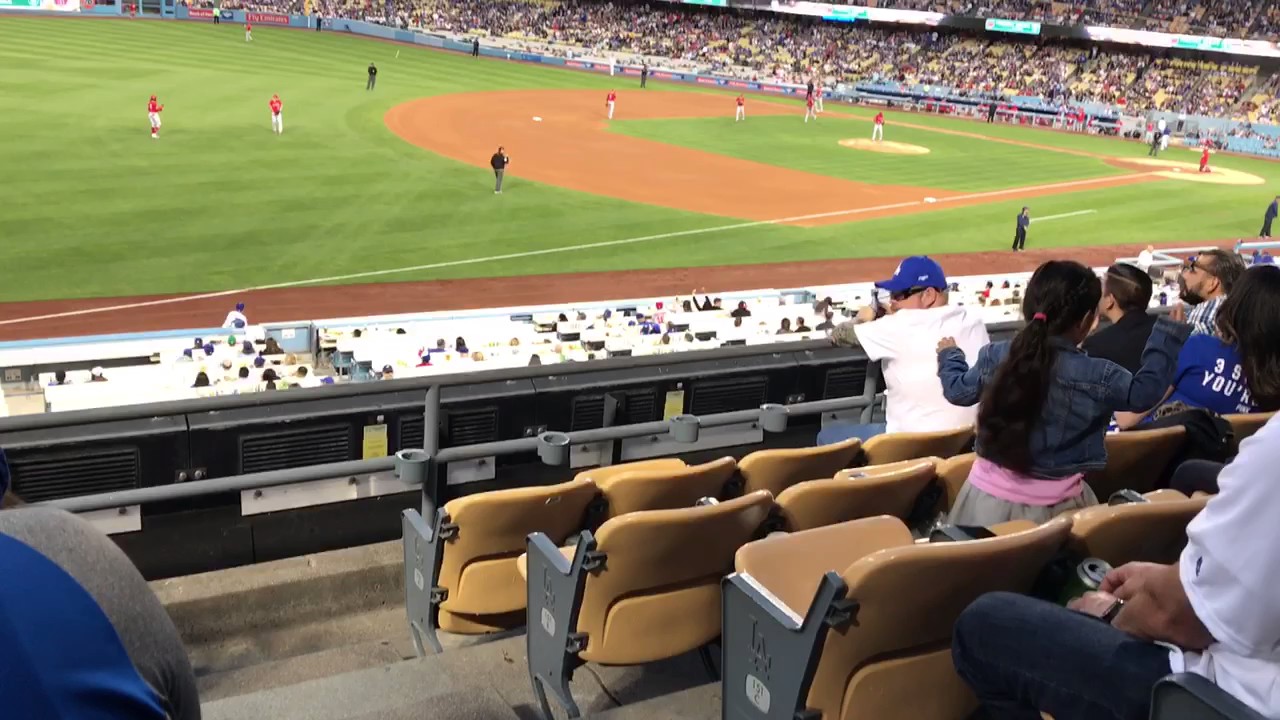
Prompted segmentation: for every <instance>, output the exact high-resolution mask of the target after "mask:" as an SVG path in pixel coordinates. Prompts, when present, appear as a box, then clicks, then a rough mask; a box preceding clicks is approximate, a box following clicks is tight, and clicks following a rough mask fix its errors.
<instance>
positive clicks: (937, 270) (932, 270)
mask: <svg viewBox="0 0 1280 720" xmlns="http://www.w3.org/2000/svg"><path fill="white" fill-rule="evenodd" d="M876 287H877V288H879V289H881V290H888V291H889V292H891V293H895V292H903V291H905V290H910V289H911V288H922V287H925V288H934V289H936V290H946V289H947V275H946V273H944V272H942V266H941V265H939V264H938V263H937V261H935V260H934V259H933V258H930V257H928V256H925V255H912V256H911V257H909V258H907V259H905V260H903V261H902V262H900V263H898V269H897V270H894V271H893V277H891V278H889V279H888V280H883V281H881V282H878V283H876Z"/></svg>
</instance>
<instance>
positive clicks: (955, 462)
mask: <svg viewBox="0 0 1280 720" xmlns="http://www.w3.org/2000/svg"><path fill="white" fill-rule="evenodd" d="M977 459H978V455H977V454H976V453H965V454H964V455H957V456H955V457H953V458H949V459H947V460H943V461H942V462H940V463H938V468H937V474H938V482H939V483H940V484H941V485H942V489H943V491H944V492H943V499H942V502H943V503H944V505H943V507H941V508H939V509H940V510H948V511H949V510H951V508H953V507H955V504H956V498H958V497H959V496H960V489H961V488H963V487H964V484H965V481H966V480H968V479H969V471H970V470H972V469H973V462H974V461H975V460H977Z"/></svg>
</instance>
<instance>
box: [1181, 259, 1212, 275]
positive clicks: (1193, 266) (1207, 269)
mask: <svg viewBox="0 0 1280 720" xmlns="http://www.w3.org/2000/svg"><path fill="white" fill-rule="evenodd" d="M1197 270H1199V271H1200V272H1203V273H1208V274H1210V275H1213V276H1214V277H1217V275H1216V274H1215V273H1214V272H1213V265H1206V264H1205V263H1204V261H1203V260H1201V259H1200V258H1198V257H1193V258H1191V259H1190V260H1188V261H1187V262H1186V263H1185V264H1184V265H1183V266H1182V271H1183V272H1195V271H1197Z"/></svg>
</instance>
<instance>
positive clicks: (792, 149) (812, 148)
mask: <svg viewBox="0 0 1280 720" xmlns="http://www.w3.org/2000/svg"><path fill="white" fill-rule="evenodd" d="M952 124H953V125H954V124H955V123H954V122H953V123H952ZM610 129H612V130H613V131H614V132H619V133H622V134H625V135H632V136H635V137H641V138H645V139H648V140H658V141H661V142H667V143H671V144H674V145H687V146H690V147H696V148H699V149H701V150H706V151H707V152H714V153H718V154H721V155H733V156H737V157H742V158H744V159H747V160H754V161H756V162H762V163H765V164H768V165H781V166H786V167H792V168H795V169H797V170H804V171H806V172H811V173H817V174H819V175H831V176H834V177H841V178H846V179H848V180H857V181H861V182H877V183H885V184H893V185H913V186H916V187H935V188H942V189H946V190H958V191H963V192H983V191H987V190H1001V189H1004V188H1012V187H1025V186H1029V185H1044V184H1049V183H1056V182H1065V181H1069V180H1082V179H1084V178H1093V177H1105V176H1107V175H1122V174H1124V172H1125V171H1124V170H1120V169H1118V168H1115V167H1112V166H1110V165H1107V164H1106V163H1105V162H1103V161H1101V160H1098V159H1096V158H1090V157H1082V156H1079V155H1067V154H1061V153H1057V154H1055V153H1046V152H1045V151H1043V150H1039V149H1036V148H1027V147H1019V146H1017V145H1007V144H999V143H992V142H982V141H977V140H974V139H973V138H968V137H960V136H953V135H942V134H939V133H936V132H931V131H929V130H919V129H915V128H908V127H894V128H892V130H891V131H890V133H889V139H890V140H894V141H897V142H902V143H909V144H912V145H921V146H924V147H927V148H929V150H930V153H929V154H928V155H910V156H908V155H887V154H880V153H869V152H863V151H858V150H851V149H849V148H845V147H842V146H841V145H840V144H839V141H840V140H842V139H845V138H869V137H870V136H871V124H870V123H866V122H855V121H852V120H849V119H847V118H842V117H841V116H840V114H833V113H826V114H824V115H823V116H822V117H821V118H820V119H819V120H818V121H816V122H809V123H804V122H803V121H802V119H801V117H800V116H799V115H783V116H779V115H766V116H761V117H750V118H747V120H746V121H745V122H738V123H735V122H734V121H733V118H731V117H724V118H703V119H697V120H631V121H621V122H615V123H613V124H612V125H610ZM1042 134H1043V133H1042Z"/></svg>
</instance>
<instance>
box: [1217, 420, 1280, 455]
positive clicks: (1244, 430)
mask: <svg viewBox="0 0 1280 720" xmlns="http://www.w3.org/2000/svg"><path fill="white" fill-rule="evenodd" d="M1274 415H1275V413H1274V412H1269V413H1236V414H1232V415H1223V416H1222V419H1223V420H1226V421H1227V422H1228V423H1230V424H1231V434H1232V435H1233V436H1234V441H1235V444H1236V448H1239V447H1240V443H1242V442H1244V441H1245V440H1248V439H1249V438H1250V437H1252V436H1253V434H1254V433H1256V432H1258V430H1260V429H1261V428H1262V426H1263V425H1266V424H1267V421H1268V420H1270V419H1271V418H1272V416H1274Z"/></svg>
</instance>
